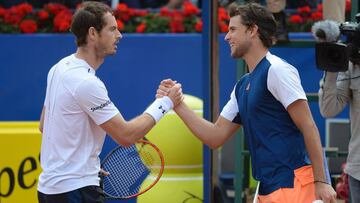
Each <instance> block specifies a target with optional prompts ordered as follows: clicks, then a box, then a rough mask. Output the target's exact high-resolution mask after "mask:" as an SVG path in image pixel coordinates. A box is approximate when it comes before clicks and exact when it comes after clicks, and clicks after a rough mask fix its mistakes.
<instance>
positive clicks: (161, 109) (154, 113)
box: [145, 96, 174, 122]
mask: <svg viewBox="0 0 360 203" xmlns="http://www.w3.org/2000/svg"><path fill="white" fill-rule="evenodd" d="M173 106H174V104H173V102H172V101H171V99H170V98H169V97H167V96H165V97H162V98H158V99H156V100H155V101H154V102H153V103H152V104H151V105H150V106H149V107H148V108H147V109H146V110H145V113H147V114H150V116H151V117H153V118H154V120H155V122H159V120H160V119H161V118H162V117H163V116H164V115H165V114H166V113H167V112H168V111H169V110H170V109H172V108H173Z"/></svg>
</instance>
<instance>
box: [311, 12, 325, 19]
mask: <svg viewBox="0 0 360 203" xmlns="http://www.w3.org/2000/svg"><path fill="white" fill-rule="evenodd" d="M322 19H323V14H322V12H320V11H316V12H314V13H311V20H314V21H318V20H322Z"/></svg>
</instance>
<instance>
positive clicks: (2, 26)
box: [0, 0, 350, 33]
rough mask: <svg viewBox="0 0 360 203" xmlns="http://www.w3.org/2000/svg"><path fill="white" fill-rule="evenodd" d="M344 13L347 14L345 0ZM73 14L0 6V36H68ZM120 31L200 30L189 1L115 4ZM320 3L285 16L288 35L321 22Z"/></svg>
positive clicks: (222, 19)
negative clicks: (150, 6) (175, 5)
mask: <svg viewBox="0 0 360 203" xmlns="http://www.w3.org/2000/svg"><path fill="white" fill-rule="evenodd" d="M346 11H347V13H349V11H350V1H349V0H347V5H346ZM73 13H74V11H73V10H71V9H69V8H67V7H65V6H64V5H62V4H57V3H49V4H46V5H45V6H44V7H43V8H42V9H39V10H35V9H33V7H32V6H31V5H30V4H28V3H22V4H19V5H16V6H13V7H11V8H8V9H4V8H2V7H0V33H67V32H69V28H70V24H71V18H72V15H73ZM114 15H115V17H116V20H117V24H118V27H119V30H120V31H121V32H124V33H193V32H201V31H202V21H201V16H200V10H199V8H197V7H196V6H195V5H193V4H192V3H191V2H189V1H184V3H183V5H182V9H180V10H168V9H166V8H161V9H160V10H158V11H154V10H140V9H133V8H128V7H127V6H126V4H121V3H120V4H118V6H117V7H116V8H115V9H114ZM322 18H323V16H322V4H319V5H318V7H317V8H316V9H311V8H310V7H307V6H306V7H301V8H298V9H296V10H295V13H291V14H289V15H288V19H287V28H288V31H289V32H309V31H310V29H311V26H312V25H313V23H314V22H316V21H319V20H322ZM228 21H229V16H228V13H227V11H226V10H225V9H224V8H222V7H220V8H219V9H218V24H219V31H220V32H222V33H224V32H227V31H228V28H227V25H228Z"/></svg>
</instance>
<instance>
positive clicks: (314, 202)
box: [312, 200, 324, 203]
mask: <svg viewBox="0 0 360 203" xmlns="http://www.w3.org/2000/svg"><path fill="white" fill-rule="evenodd" d="M312 203H324V201H322V200H314V201H313V202H312Z"/></svg>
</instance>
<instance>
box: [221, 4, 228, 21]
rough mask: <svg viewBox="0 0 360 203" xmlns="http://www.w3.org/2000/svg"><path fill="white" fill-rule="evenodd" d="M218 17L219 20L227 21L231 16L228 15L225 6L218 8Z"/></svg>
mask: <svg viewBox="0 0 360 203" xmlns="http://www.w3.org/2000/svg"><path fill="white" fill-rule="evenodd" d="M218 19H219V20H226V21H228V20H230V16H229V15H228V13H227V11H226V10H225V8H222V7H220V8H219V9H218Z"/></svg>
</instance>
